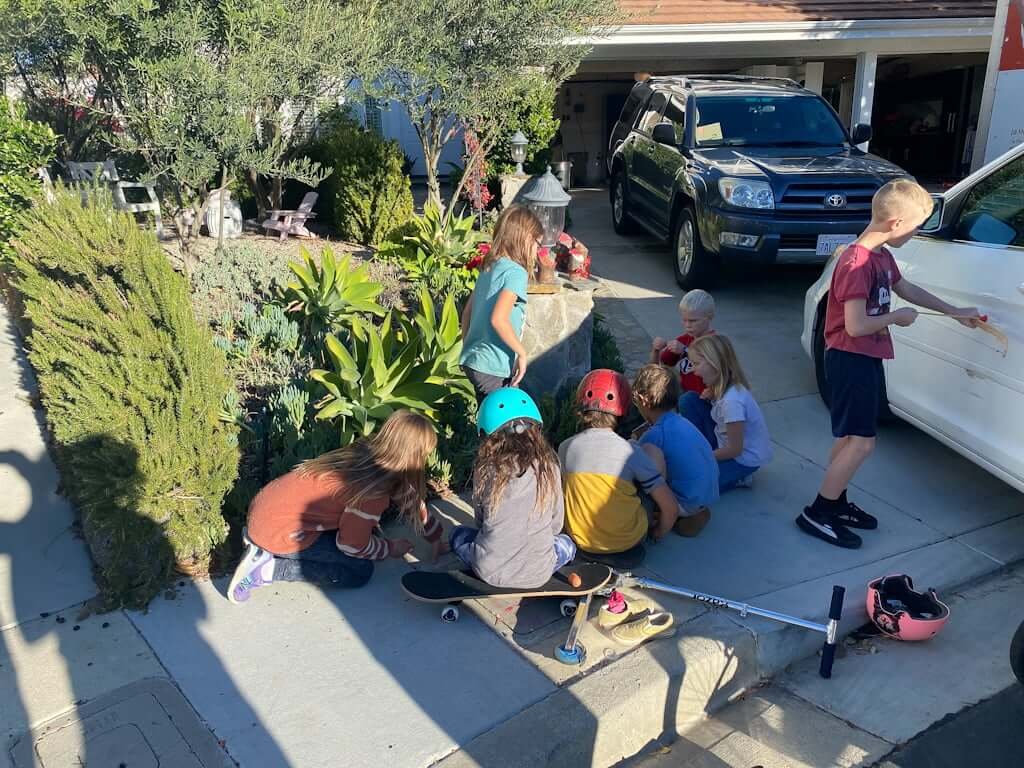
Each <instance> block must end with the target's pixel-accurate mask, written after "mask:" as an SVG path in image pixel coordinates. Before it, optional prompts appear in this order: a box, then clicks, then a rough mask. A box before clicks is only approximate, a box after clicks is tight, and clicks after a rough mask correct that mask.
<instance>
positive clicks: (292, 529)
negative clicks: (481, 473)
mask: <svg viewBox="0 0 1024 768" xmlns="http://www.w3.org/2000/svg"><path fill="white" fill-rule="evenodd" d="M350 498H351V494H347V493H346V492H345V488H344V485H343V483H342V482H341V481H339V480H338V478H337V477H335V476H334V475H331V474H329V473H328V474H324V475H319V476H316V477H313V476H301V475H299V473H298V471H297V470H292V471H291V472H289V473H288V474H286V475H282V476H281V477H279V478H277V479H276V480H273V481H272V482H270V483H268V484H267V485H266V486H264V488H263V490H261V491H260V492H259V493H258V494H257V495H256V498H254V499H253V500H252V503H251V504H250V505H249V538H250V539H251V540H252V541H253V543H255V544H256V545H257V546H259V547H261V548H263V549H265V550H267V551H268V552H270V553H272V554H275V555H287V554H292V553H294V552H299V551H301V550H303V549H306V547H309V546H312V544H313V542H315V541H316V540H317V539H318V538H319V537H320V534H321V533H323V532H325V531H336V534H335V536H336V543H337V546H338V549H340V550H341V551H342V552H344V553H345V554H347V555H351V556H352V557H358V558H362V559H367V560H383V559H384V558H385V557H387V556H388V555H389V554H390V548H389V546H388V542H387V540H386V539H384V538H383V537H382V536H380V535H379V534H378V533H377V526H378V525H379V524H380V517H381V515H383V514H384V512H385V510H387V508H388V506H389V505H390V503H391V500H390V499H389V498H387V497H379V496H376V497H366V498H363V499H361V500H360V501H359V502H358V504H355V505H354V504H351V503H350V502H349V499H350ZM421 514H422V515H423V519H422V522H423V526H424V536H425V538H426V539H427V540H428V541H436V540H437V539H438V538H439V537H440V535H441V526H440V524H439V523H438V522H437V521H436V520H434V519H433V518H432V517H431V516H430V515H429V513H427V511H426V508H425V507H422V508H421Z"/></svg>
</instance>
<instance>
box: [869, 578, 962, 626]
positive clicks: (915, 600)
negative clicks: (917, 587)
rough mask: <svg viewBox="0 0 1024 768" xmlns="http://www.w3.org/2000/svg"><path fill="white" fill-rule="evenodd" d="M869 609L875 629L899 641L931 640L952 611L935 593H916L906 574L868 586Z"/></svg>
mask: <svg viewBox="0 0 1024 768" xmlns="http://www.w3.org/2000/svg"><path fill="white" fill-rule="evenodd" d="M865 607H866V608H867V611H868V616H870V617H871V621H873V622H874V623H875V626H877V627H878V628H879V629H880V630H882V632H883V633H884V634H886V635H888V636H889V637H894V638H896V639H897V640H927V639H929V638H931V637H934V636H935V635H936V634H937V633H938V632H939V630H940V629H942V628H943V627H944V626H945V625H946V622H947V621H948V620H949V608H947V607H946V604H945V603H943V602H942V601H940V600H939V598H938V596H937V595H936V594H935V590H934V589H929V590H928V591H927V592H915V591H914V582H913V581H912V580H911V578H910V577H909V576H907V575H906V574H902V573H901V574H899V575H894V576H885V577H884V578H881V579H875V580H874V581H872V582H871V583H870V584H868V594H867V605H866V606H865Z"/></svg>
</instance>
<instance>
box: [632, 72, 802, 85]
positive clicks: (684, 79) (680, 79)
mask: <svg viewBox="0 0 1024 768" xmlns="http://www.w3.org/2000/svg"><path fill="white" fill-rule="evenodd" d="M650 82H652V83H676V84H679V85H681V86H683V87H684V88H688V87H690V84H691V83H695V82H700V83H706V82H726V83H773V84H775V85H782V86H786V87H787V88H802V87H803V86H801V85H800V83H798V82H797V81H796V80H793V79H792V78H790V77H768V76H765V75H656V76H654V77H652V78H650Z"/></svg>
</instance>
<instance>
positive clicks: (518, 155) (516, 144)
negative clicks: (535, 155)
mask: <svg viewBox="0 0 1024 768" xmlns="http://www.w3.org/2000/svg"><path fill="white" fill-rule="evenodd" d="M509 143H510V144H511V145H512V162H513V163H515V164H516V175H517V176H522V175H523V163H525V162H526V147H527V145H528V144H529V143H530V142H529V141H528V140H527V138H526V137H525V136H523V132H522V131H516V132H515V135H513V136H512V138H511V139H509Z"/></svg>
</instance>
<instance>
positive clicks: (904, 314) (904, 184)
mask: <svg viewBox="0 0 1024 768" xmlns="http://www.w3.org/2000/svg"><path fill="white" fill-rule="evenodd" d="M932 207H933V203H932V199H931V196H930V195H929V194H928V192H927V191H926V190H925V189H924V188H923V187H921V186H920V185H919V184H917V183H916V182H914V181H911V180H910V179H896V180H895V181H890V182H889V183H888V184H886V185H885V186H883V187H882V188H881V189H879V190H878V192H876V193H875V196H874V198H873V199H872V201H871V222H870V223H869V224H868V227H867V229H865V230H864V232H863V233H862V234H861V235H860V237H858V238H857V239H856V240H855V241H854V242H853V243H851V244H850V246H849V247H848V248H847V249H846V250H845V251H844V252H843V253H842V255H840V257H839V260H838V261H837V262H836V267H835V271H834V272H833V274H832V284H831V287H830V289H829V293H828V306H827V309H826V312H825V378H826V380H827V382H828V389H829V407H830V410H831V415H832V435H833V436H834V437H835V442H834V443H833V445H832V453H831V456H830V457H829V465H828V470H827V471H826V472H825V479H824V481H823V482H822V484H821V489H820V490H819V492H818V497H817V498H816V499H815V500H814V502H813V503H812V504H811V505H810V506H809V507H805V508H804V511H803V513H802V514H801V515H800V516H799V517H798V518H797V519H796V524H797V525H798V526H799V527H800V529H801V530H802V531H804V532H805V533H807V534H809V535H811V536H816V537H817V538H819V539H822V540H824V541H827V542H829V543H830V544H834V545H836V546H839V547H845V548H847V549H856V548H857V547H860V545H861V539H860V537H859V536H858V535H857V534H855V533H853V532H852V531H850V530H849V529H850V528H859V529H862V530H873V529H875V528H877V527H878V521H877V520H876V519H875V518H874V517H873V516H872V515H869V514H868V513H867V512H865V511H864V510H862V509H861V508H860V507H858V506H857V505H856V504H854V503H853V502H851V501H849V500H847V498H846V492H847V487H848V486H849V484H850V482H851V481H852V480H853V476H854V475H855V474H856V473H857V470H858V469H860V467H861V465H862V464H863V463H864V462H865V461H866V460H867V458H868V457H869V456H870V455H871V453H872V451H873V450H874V447H875V434H876V428H877V422H878V410H879V407H880V405H881V404H882V403H881V400H882V397H883V383H884V379H883V371H882V360H891V359H892V358H893V346H892V337H891V336H890V335H889V326H890V325H899V326H903V327H906V326H909V325H911V324H912V323H913V322H914V321H915V320H916V319H917V310H916V309H914V308H913V307H901V308H900V309H897V310H895V311H893V310H892V309H891V301H892V294H893V293H895V294H896V295H897V296H899V297H900V298H901V299H903V300H904V301H905V302H907V303H908V304H917V305H918V306H921V307H926V308H928V309H931V310H934V311H936V312H942V313H944V314H947V315H952V316H954V317H956V319H957V320H959V321H960V322H961V323H962V324H963V325H966V326H967V327H968V328H974V327H976V325H977V321H978V319H979V315H978V310H977V309H976V308H974V307H954V306H953V305H952V304H947V303H946V302H945V301H943V300H942V299H940V298H938V297H937V296H934V295H933V294H931V293H929V292H928V291H926V290H924V289H923V288H920V287H919V286H917V285H914V284H913V283H911V282H910V281H909V280H906V279H904V278H903V276H902V275H901V274H900V270H899V267H897V266H896V260H895V259H894V258H893V255H892V253H890V251H889V248H899V247H900V246H902V245H904V244H905V243H907V242H908V241H909V240H910V239H911V238H912V237H913V236H914V235H915V234H916V233H917V230H918V228H919V227H920V226H921V225H922V224H923V223H924V222H925V221H926V220H927V219H928V217H929V216H930V215H931V213H932Z"/></svg>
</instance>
